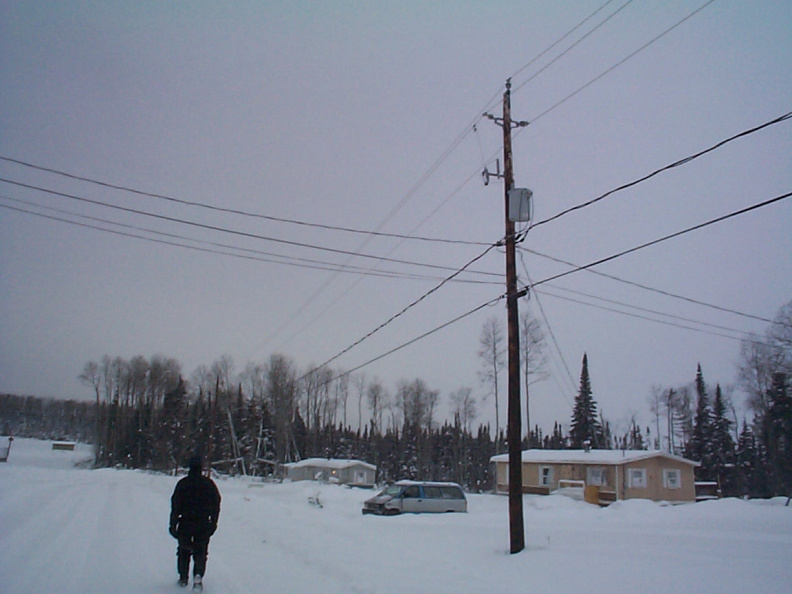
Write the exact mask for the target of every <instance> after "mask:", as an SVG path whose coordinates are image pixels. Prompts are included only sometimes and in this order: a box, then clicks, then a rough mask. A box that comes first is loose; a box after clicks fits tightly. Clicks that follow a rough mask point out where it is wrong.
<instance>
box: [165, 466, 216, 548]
mask: <svg viewBox="0 0 792 594" xmlns="http://www.w3.org/2000/svg"><path fill="white" fill-rule="evenodd" d="M219 516H220V492H219V491H218V490H217V485H215V484H214V481H212V479H210V478H207V477H205V476H203V475H202V474H201V469H200V467H193V468H190V473H189V474H188V475H187V476H186V477H184V478H183V479H181V480H180V481H179V482H178V483H176V488H175V489H174V491H173V496H172V497H171V515H170V532H171V534H172V535H173V536H175V537H177V538H179V537H184V536H191V537H197V538H198V539H202V538H206V539H207V540H208V539H209V537H210V536H212V535H213V534H214V533H215V530H217V519H218V517H219Z"/></svg>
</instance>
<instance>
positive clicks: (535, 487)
mask: <svg viewBox="0 0 792 594" xmlns="http://www.w3.org/2000/svg"><path fill="white" fill-rule="evenodd" d="M491 461H492V462H493V463H494V464H495V466H496V474H497V486H496V490H497V491H498V492H503V493H505V492H508V489H509V477H508V462H509V456H508V454H501V455H499V456H493V457H492V459H491ZM697 466H699V463H698V462H694V461H692V460H687V459H685V458H681V457H679V456H674V455H672V454H669V453H667V452H660V451H646V450H525V451H523V452H522V489H523V492H524V493H545V494H546V493H550V492H552V491H556V490H557V489H559V487H560V488H564V487H566V486H573V487H582V488H583V489H587V488H588V491H587V499H588V493H590V492H593V493H595V494H596V499H597V501H599V502H603V503H607V502H610V501H616V500H619V499H651V500H653V501H670V502H684V501H695V500H696V485H695V479H694V469H695V468H696V467H697ZM592 489H593V491H592Z"/></svg>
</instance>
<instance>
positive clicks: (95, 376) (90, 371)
mask: <svg viewBox="0 0 792 594" xmlns="http://www.w3.org/2000/svg"><path fill="white" fill-rule="evenodd" d="M77 379H79V380H80V381H81V382H82V383H84V384H85V385H87V386H90V387H91V388H93V390H94V393H95V394H96V405H97V406H99V389H100V388H101V387H102V374H101V372H100V370H99V364H98V363H96V362H95V361H88V363H86V364H85V367H83V371H82V373H81V374H80V375H79V376H77Z"/></svg>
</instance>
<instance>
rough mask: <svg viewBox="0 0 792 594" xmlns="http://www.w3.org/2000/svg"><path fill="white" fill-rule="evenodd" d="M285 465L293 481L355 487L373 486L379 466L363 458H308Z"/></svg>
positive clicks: (287, 474) (287, 476) (288, 476)
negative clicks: (364, 460) (320, 482)
mask: <svg viewBox="0 0 792 594" xmlns="http://www.w3.org/2000/svg"><path fill="white" fill-rule="evenodd" d="M284 467H285V468H286V478H288V479H291V480H292V481H322V482H326V483H337V484H340V485H351V486H354V487H373V486H374V484H375V481H376V478H377V467H376V466H374V465H373V464H369V463H368V462H363V461H361V460H339V459H336V458H307V459H305V460H301V461H300V462H291V463H289V464H284Z"/></svg>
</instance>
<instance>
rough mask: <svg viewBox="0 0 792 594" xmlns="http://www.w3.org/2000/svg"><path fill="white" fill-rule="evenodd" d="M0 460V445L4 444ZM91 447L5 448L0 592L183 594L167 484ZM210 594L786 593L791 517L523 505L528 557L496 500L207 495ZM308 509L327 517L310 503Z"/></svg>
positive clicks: (704, 509) (287, 488)
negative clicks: (105, 462) (213, 528)
mask: <svg viewBox="0 0 792 594" xmlns="http://www.w3.org/2000/svg"><path fill="white" fill-rule="evenodd" d="M0 443H2V444H5V439H4V438H2V439H0ZM90 456H91V452H90V448H89V447H88V446H79V445H78V447H77V449H76V451H74V452H62V451H53V450H52V448H51V442H40V441H35V440H28V439H16V440H15V441H14V443H13V446H12V449H11V456H10V459H9V462H8V463H7V464H0V592H4V593H6V594H17V593H18V594H28V593H30V592H35V593H37V594H41V593H50V592H51V593H56V594H87V593H90V592H96V593H103V594H107V593H118V594H123V593H126V592H130V593H132V592H134V593H140V592H148V593H152V592H153V593H157V592H174V593H175V592H180V591H182V590H180V589H179V588H178V587H177V585H176V577H177V576H176V570H175V550H176V546H175V541H174V540H173V539H172V538H171V537H170V536H169V535H168V531H167V527H168V513H169V503H170V502H169V499H170V494H171V492H172V490H173V487H174V485H175V483H176V479H175V478H173V477H168V476H163V475H157V474H150V473H145V472H138V471H122V470H111V469H103V470H87V469H85V468H79V467H75V466H74V465H75V463H79V462H80V461H84V460H86V459H90ZM218 486H219V488H220V491H221V494H222V496H223V504H222V511H221V514H220V528H219V530H218V532H217V534H216V535H215V537H214V538H213V539H212V542H211V545H210V554H209V563H208V568H207V576H206V578H205V592H206V593H207V594H214V593H217V594H221V593H222V594H234V593H254V592H255V593H259V592H279V593H287V592H301V593H303V592H317V593H328V594H330V593H336V592H338V593H341V592H344V593H347V592H359V593H364V592H365V593H390V592H393V593H396V592H398V593H399V594H404V593H418V592H427V593H435V592H438V593H440V592H462V593H465V592H476V593H480V592H528V591H532V592H580V593H600V592H641V593H644V594H645V593H649V592H658V593H663V594H666V593H669V592H752V593H753V592H757V593H758V592H762V593H765V594H766V593H773V592H778V593H784V594H788V593H789V592H792V506H790V507H785V506H784V503H785V500H784V499H775V500H772V501H751V502H746V501H740V500H734V499H726V500H720V501H711V502H707V503H698V504H690V505H683V506H676V507H672V506H663V505H658V504H655V503H651V502H648V501H628V502H619V503H617V504H614V505H612V506H611V507H609V508H606V509H600V508H598V507H595V506H591V505H588V504H586V503H582V502H579V501H574V500H571V499H568V498H566V497H563V496H549V497H539V496H526V497H525V521H526V534H527V541H528V548H527V549H526V550H525V551H524V552H522V553H520V554H517V555H510V554H509V553H508V542H509V536H508V523H507V520H508V516H507V500H506V498H505V497H501V496H495V495H470V496H469V512H468V513H467V514H442V515H404V516H397V517H376V516H363V515H362V514H361V512H360V510H361V504H362V502H363V500H364V499H366V498H367V497H369V496H370V495H371V492H370V491H364V490H357V489H347V488H344V487H338V486H330V485H319V484H316V483H309V482H301V483H293V484H290V483H284V484H261V483H256V482H254V481H252V480H246V479H228V480H222V479H221V480H218ZM317 493H318V494H319V497H320V500H321V502H322V504H323V507H321V508H320V507H317V506H314V505H310V504H309V503H308V498H309V497H311V496H314V495H316V494H317Z"/></svg>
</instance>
